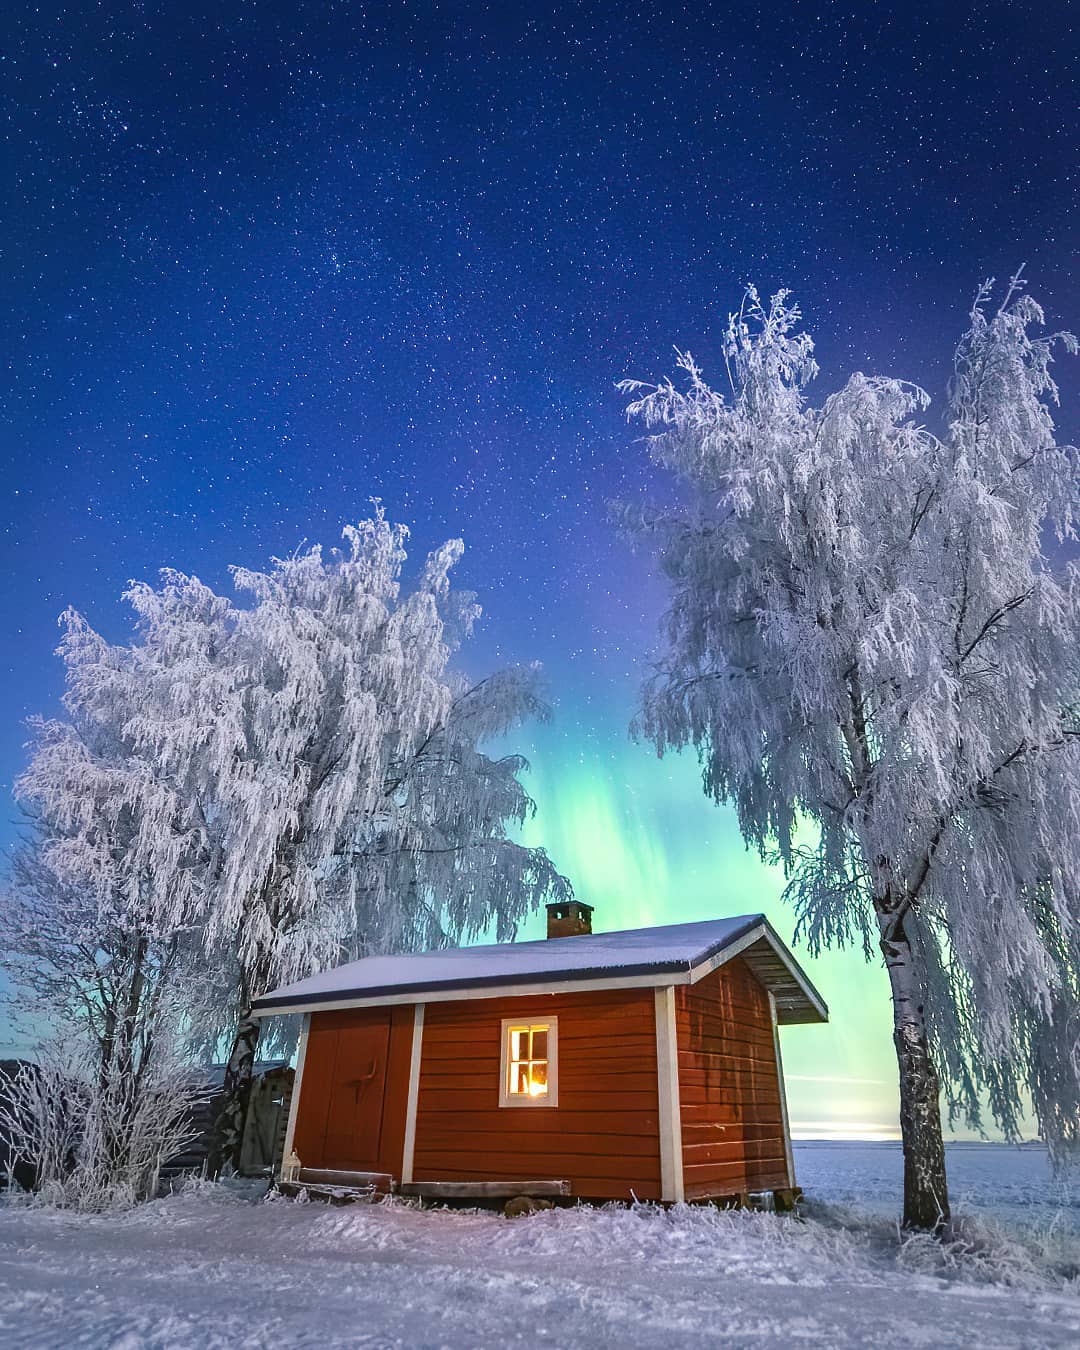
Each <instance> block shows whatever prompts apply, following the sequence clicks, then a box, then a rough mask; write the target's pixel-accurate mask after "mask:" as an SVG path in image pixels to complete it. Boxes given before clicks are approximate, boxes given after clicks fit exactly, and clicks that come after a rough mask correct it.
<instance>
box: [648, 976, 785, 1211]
mask: <svg viewBox="0 0 1080 1350" xmlns="http://www.w3.org/2000/svg"><path fill="white" fill-rule="evenodd" d="M675 1024H676V1030H677V1034H678V1041H679V1097H680V1101H681V1103H682V1138H683V1178H684V1182H685V1187H686V1198H687V1199H688V1200H700V1199H704V1198H705V1197H707V1196H710V1195H732V1194H734V1193H736V1192H738V1191H757V1190H770V1189H774V1188H779V1187H784V1186H786V1185H787V1184H788V1180H787V1161H786V1155H785V1148H784V1125H783V1113H782V1110H781V1105H780V1077H779V1073H778V1071H777V1064H776V1048H775V1043H774V1041H773V1031H772V1019H771V1015H770V1011H769V996H768V994H767V993H766V991H765V989H763V988H762V986H761V985H760V984H759V983H758V982H757V980H756V979H755V978H754V976H753V975H752V974H751V973H750V970H749V968H748V967H747V966H746V965H745V964H744V962H743V961H741V960H740V959H738V958H736V959H735V960H733V961H729V962H728V963H727V964H726V965H723V966H721V967H720V969H719V970H715V971H713V973H712V974H711V975H706V976H705V978H704V979H702V980H699V981H698V983H697V984H694V985H681V986H679V987H678V988H677V989H676V991H675Z"/></svg>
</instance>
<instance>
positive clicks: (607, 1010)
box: [413, 938, 660, 1200]
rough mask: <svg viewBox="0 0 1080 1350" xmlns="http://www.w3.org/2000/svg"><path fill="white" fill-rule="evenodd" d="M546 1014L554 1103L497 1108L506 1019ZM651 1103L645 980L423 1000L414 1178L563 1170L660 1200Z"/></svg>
mask: <svg viewBox="0 0 1080 1350" xmlns="http://www.w3.org/2000/svg"><path fill="white" fill-rule="evenodd" d="M564 940H565V941H568V942H571V941H573V939H572V938H566V939H564ZM551 1016H557V1017H558V1019H559V1051H558V1058H559V1105H558V1106H557V1107H550V1106H535V1107H534V1106H514V1107H500V1106H499V1051H500V1044H499V1039H500V1035H501V1027H502V1019H503V1018H504V1017H509V1018H514V1019H515V1020H517V1019H520V1020H521V1021H530V1020H536V1021H542V1020H543V1019H544V1018H545V1017H551ZM657 1110H658V1094H657V1082H656V1029H655V1021H654V1016H653V991H652V990H651V989H620V990H600V991H595V992H584V993H580V994H548V995H536V996H527V997H524V998H499V999H477V1000H475V1001H473V1000H470V1001H469V1002H462V1003H429V1004H428V1005H427V1008H426V1010H425V1021H424V1043H423V1055H422V1059H421V1070H420V1095H419V1102H418V1107H417V1120H416V1153H415V1159H414V1167H413V1175H414V1178H415V1180H416V1181H418V1182H420V1181H500V1180H520V1179H522V1178H537V1179H543V1178H552V1179H561V1178H565V1179H567V1180H568V1181H570V1182H571V1183H572V1186H573V1193H574V1195H576V1196H584V1197H588V1198H591V1199H598V1200H599V1199H619V1200H629V1199H631V1198H632V1196H637V1197H638V1199H639V1200H655V1199H659V1197H660V1134H659V1122H658V1115H657Z"/></svg>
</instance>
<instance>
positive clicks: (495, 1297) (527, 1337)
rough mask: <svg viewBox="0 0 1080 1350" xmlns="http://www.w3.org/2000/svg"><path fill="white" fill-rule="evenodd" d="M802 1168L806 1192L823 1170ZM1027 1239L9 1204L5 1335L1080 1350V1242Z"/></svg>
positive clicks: (68, 1341)
mask: <svg viewBox="0 0 1080 1350" xmlns="http://www.w3.org/2000/svg"><path fill="white" fill-rule="evenodd" d="M799 1152H800V1160H804V1159H805V1157H806V1155H807V1154H809V1155H810V1157H811V1160H812V1159H813V1157H815V1156H817V1155H819V1154H825V1157H824V1158H822V1159H820V1165H821V1166H826V1165H829V1166H831V1168H832V1172H833V1175H834V1178H835V1179H836V1181H837V1185H836V1189H837V1190H840V1189H842V1186H841V1184H840V1183H841V1182H843V1181H844V1178H845V1172H844V1169H845V1168H847V1173H846V1176H847V1179H848V1181H850V1182H851V1184H854V1182H855V1179H856V1178H857V1176H858V1174H859V1170H860V1167H862V1168H865V1151H864V1152H863V1153H862V1154H861V1155H860V1153H859V1150H857V1149H856V1150H854V1152H853V1157H852V1156H847V1157H845V1155H844V1154H843V1151H842V1150H839V1149H837V1150H836V1152H835V1153H832V1154H831V1155H830V1152H829V1150H828V1148H827V1146H813V1147H811V1148H808V1147H806V1146H804V1147H803V1148H801V1149H800V1151H799ZM1015 1152H1016V1151H1015V1150H1000V1154H1001V1155H1008V1156H1001V1157H1000V1159H999V1164H998V1166H999V1170H1000V1168H1001V1167H1004V1166H1007V1165H1013V1164H1015V1161H1016V1160H1015V1158H1014V1157H1013V1156H1012V1155H1013V1154H1015ZM884 1153H885V1155H886V1157H887V1155H888V1150H887V1149H886V1150H884ZM830 1156H831V1163H830ZM853 1158H854V1160H853ZM1042 1162H1043V1166H1044V1167H1045V1159H1043V1160H1042ZM803 1170H804V1172H805V1173H807V1175H806V1176H805V1177H804V1178H803V1180H804V1181H808V1180H809V1175H810V1173H811V1172H812V1171H813V1166H811V1165H809V1164H808V1165H807V1166H805V1167H804V1168H803ZM1017 1184H1018V1185H1019V1184H1022V1178H1021V1181H1020V1182H1018V1183H1017ZM1018 1231H1019V1230H1014V1231H1013V1232H1012V1233H1006V1232H1005V1231H1004V1230H998V1229H996V1228H995V1226H994V1224H993V1222H992V1221H990V1220H988V1219H986V1218H980V1219H976V1220H969V1221H967V1222H966V1226H965V1227H964V1228H963V1232H964V1236H965V1238H966V1242H965V1243H964V1244H962V1245H960V1246H957V1247H955V1248H951V1249H945V1250H943V1249H942V1248H941V1247H940V1245H939V1244H937V1243H934V1242H932V1241H931V1240H929V1239H909V1240H907V1241H904V1242H901V1241H899V1240H898V1236H897V1233H896V1229H895V1225H894V1223H893V1222H892V1221H891V1220H890V1219H888V1218H885V1217H876V1216H874V1215H872V1214H870V1213H869V1212H868V1211H867V1210H866V1209H865V1208H864V1209H860V1210H859V1211H855V1210H851V1209H842V1208H839V1207H828V1206H825V1205H823V1204H821V1203H815V1202H814V1201H811V1202H810V1203H809V1204H808V1206H807V1217H806V1219H805V1220H804V1221H799V1220H795V1219H792V1218H789V1217H786V1216H781V1215H772V1214H757V1213H737V1212H730V1211H719V1210H714V1209H710V1208H704V1207H679V1208H675V1209H672V1210H667V1211H665V1210H662V1209H658V1208H654V1207H650V1206H640V1207H637V1208H633V1209H631V1208H620V1207H616V1206H610V1207H606V1208H601V1209H593V1208H589V1207H585V1206H582V1207H578V1208H573V1209H564V1210H553V1211H549V1212H543V1213H539V1214H536V1215H533V1216H531V1217H529V1218H526V1219H519V1220H516V1221H508V1220H506V1219H504V1218H502V1217H501V1216H500V1215H498V1214H492V1213H486V1212H477V1211H452V1210H439V1209H430V1210H419V1209H417V1208H415V1207H413V1206H411V1205H409V1204H406V1203H402V1202H392V1203H389V1204H382V1205H373V1206H365V1205H356V1206H349V1207H345V1208H340V1209H338V1208H330V1207H327V1206H324V1205H321V1204H316V1203H309V1204H302V1203H301V1204H298V1203H295V1202H290V1201H283V1200H270V1201H265V1202H256V1201H255V1200H253V1199H252V1198H251V1196H250V1194H244V1193H241V1192H239V1191H236V1190H231V1189H229V1188H227V1187H223V1186H205V1185H203V1186H194V1187H191V1188H189V1189H188V1190H186V1191H184V1192H181V1193H178V1194H176V1195H173V1196H170V1197H169V1198H167V1199H164V1200H160V1201H155V1202H154V1203H153V1204H150V1205H145V1206H142V1207H141V1208H138V1209H135V1210H132V1211H129V1212H128V1213H126V1214H121V1215H112V1216H93V1217H73V1216H69V1215H65V1214H62V1213H58V1212H56V1211H46V1210H38V1209H30V1208H23V1207H18V1206H11V1205H9V1206H6V1207H4V1208H3V1209H0V1285H2V1286H3V1296H2V1298H0V1342H2V1343H3V1344H5V1345H18V1346H27V1347H34V1348H37V1347H53V1346H61V1345H63V1346H77V1347H95V1348H96V1347H110V1348H112V1347H123V1350H136V1347H139V1348H141V1347H152V1348H153V1350H158V1348H160V1350H165V1347H169V1350H188V1348H190V1350H203V1347H214V1348H215V1350H216V1348H217V1347H222V1348H224V1347H226V1346H227V1347H230V1350H231V1348H233V1347H264V1346H265V1347H270V1346H275V1347H291V1346H299V1347H315V1346H318V1347H321V1348H322V1350H326V1348H327V1347H338V1346H360V1347H377V1348H378V1350H389V1348H390V1347H399V1346H408V1347H423V1348H425V1350H426V1348H427V1347H431V1348H432V1350H434V1348H435V1347H440V1348H441V1347H448V1348H451V1350H457V1348H458V1347H462V1348H465V1347H469V1348H470V1350H471V1348H473V1347H489V1346H490V1347H495V1346H513V1345H530V1346H531V1345H552V1346H559V1347H579V1346H580V1347H589V1348H590V1350H591V1348H592V1347H608V1346H611V1347H615V1346H617V1347H619V1350H638V1348H640V1350H646V1348H651V1347H657V1346H662V1347H664V1350H673V1348H675V1347H684V1346H685V1347H690V1346H695V1347H701V1346H703V1345H710V1346H712V1345H720V1346H754V1347H774V1346H775V1347H779V1346H789V1347H790V1346H802V1345H805V1346H808V1347H809V1346H814V1347H821V1346H827V1347H833V1346H835V1347H856V1346H858V1347H862V1346H868V1345H874V1346H875V1347H901V1346H902V1347H911V1346H926V1347H931V1346H932V1347H947V1346H979V1347H981V1350H999V1348H1000V1350H1006V1348H1008V1350H1013V1348H1014V1347H1032V1348H1033V1350H1034V1348H1036V1347H1039V1348H1041V1347H1051V1346H1053V1347H1060V1346H1068V1345H1073V1344H1075V1345H1080V1279H1078V1276H1077V1271H1078V1270H1080V1263H1076V1262H1075V1261H1073V1260H1072V1257H1071V1256H1070V1252H1071V1253H1072V1255H1073V1256H1075V1253H1076V1250H1077V1247H1076V1234H1075V1233H1074V1232H1072V1231H1070V1229H1069V1226H1068V1225H1067V1224H1062V1223H1059V1224H1058V1226H1057V1228H1056V1229H1054V1228H1053V1225H1051V1224H1048V1223H1047V1222H1045V1221H1044V1218H1043V1217H1042V1216H1040V1217H1039V1218H1038V1219H1037V1221H1036V1222H1035V1223H1034V1224H1033V1225H1031V1226H1029V1228H1028V1230H1027V1231H1026V1233H1024V1234H1022V1235H1020V1236H1018V1235H1017V1233H1018ZM1047 1234H1049V1237H1050V1239H1052V1240H1051V1241H1049V1244H1048V1243H1047ZM1055 1234H1056V1236H1055ZM1040 1235H1041V1236H1040ZM1040 1242H1042V1244H1043V1245H1041V1246H1040ZM1070 1244H1071V1245H1070ZM1070 1262H1071V1264H1070Z"/></svg>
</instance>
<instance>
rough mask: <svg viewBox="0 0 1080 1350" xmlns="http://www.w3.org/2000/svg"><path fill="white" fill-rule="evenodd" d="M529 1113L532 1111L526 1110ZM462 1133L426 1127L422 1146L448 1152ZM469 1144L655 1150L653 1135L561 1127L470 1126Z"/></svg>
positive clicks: (633, 1153) (497, 1149)
mask: <svg viewBox="0 0 1080 1350" xmlns="http://www.w3.org/2000/svg"><path fill="white" fill-rule="evenodd" d="M529 1114H530V1115H531V1114H532V1113H531V1112H530V1113H529ZM462 1142H463V1141H462V1133H461V1131H459V1130H443V1131H435V1130H426V1131H425V1133H424V1140H423V1148H424V1150H425V1151H426V1152H434V1151H436V1150H439V1149H445V1150H447V1151H448V1152H453V1151H455V1150H458V1149H460V1148H461V1146H462ZM465 1142H466V1143H467V1145H468V1147H469V1148H470V1149H472V1150H475V1151H476V1152H477V1153H483V1154H484V1155H485V1156H487V1154H488V1153H493V1154H494V1153H510V1152H513V1153H516V1152H518V1151H519V1150H525V1151H527V1152H529V1153H536V1154H541V1153H547V1154H551V1153H555V1154H556V1155H557V1154H558V1153H559V1152H565V1153H568V1154H570V1153H573V1154H578V1155H580V1156H588V1155H590V1154H594V1153H596V1154H600V1155H601V1156H604V1155H607V1154H611V1153H615V1154H616V1155H618V1154H620V1153H621V1154H622V1155H623V1156H625V1157H628V1158H630V1157H635V1158H636V1157H644V1158H651V1157H653V1156H654V1155H655V1153H656V1135H655V1134H653V1135H644V1136H642V1135H628V1134H623V1133H621V1132H620V1133H617V1134H568V1133H566V1132H565V1131H563V1130H557V1131H556V1130H552V1131H550V1132H547V1133H542V1132H540V1131H536V1130H530V1131H519V1132H515V1133H514V1134H513V1135H510V1134H508V1133H507V1131H506V1130H495V1129H492V1130H486V1131H485V1130H469V1131H468V1135H467V1139H466V1140H465Z"/></svg>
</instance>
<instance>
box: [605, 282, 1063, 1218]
mask: <svg viewBox="0 0 1080 1350" xmlns="http://www.w3.org/2000/svg"><path fill="white" fill-rule="evenodd" d="M990 299H991V288H990V286H989V285H988V286H985V287H983V288H982V289H981V290H980V291H979V293H978V296H977V298H976V301H975V304H974V307H973V310H972V313H971V320H970V327H969V329H968V331H967V333H966V334H965V335H964V337H963V339H962V340H961V342H960V345H959V347H958V349H957V352H956V365H955V376H954V379H953V381H952V386H951V392H950V398H949V405H948V417H947V427H946V429H945V431H944V432H943V434H941V435H935V434H933V433H932V432H931V431H930V430H928V429H927V428H926V427H925V426H924V425H922V423H921V422H920V416H921V414H922V413H923V411H924V409H925V408H926V407H927V405H928V403H929V399H928V397H927V395H926V394H925V393H923V391H922V390H921V389H918V388H916V387H915V386H913V385H911V384H909V383H907V382H905V381H903V380H898V379H890V378H880V377H872V376H865V375H855V376H853V377H852V378H851V379H850V380H849V381H848V383H847V385H846V386H845V387H844V388H843V389H841V390H840V392H839V393H837V394H835V395H833V396H832V397H831V398H828V399H826V400H825V402H824V403H823V404H822V405H821V406H820V407H813V406H811V405H810V404H809V403H808V401H807V399H806V396H805V393H804V390H805V387H806V385H807V383H808V382H809V381H810V380H811V379H812V377H813V376H814V375H815V374H816V373H817V366H816V364H815V361H814V358H813V344H812V342H811V339H810V338H809V337H808V336H807V335H806V334H805V333H802V332H800V331H799V312H798V310H797V308H796V307H795V306H794V305H792V304H790V303H789V301H788V297H787V293H786V292H781V293H780V294H778V295H777V296H775V297H774V298H773V299H772V302H771V304H769V305H768V306H767V307H766V306H763V305H762V304H761V303H760V302H759V299H758V296H757V294H756V293H755V292H754V291H753V290H750V291H748V292H747V295H746V298H745V301H744V304H743V307H742V309H741V311H740V313H739V314H738V315H736V316H734V317H732V318H731V320H730V322H729V325H728V328H727V333H726V339H725V355H726V360H727V363H728V373H729V378H730V383H731V392H730V395H725V394H721V393H718V392H716V391H715V390H713V389H712V388H711V387H710V386H709V385H708V384H707V383H706V382H705V379H704V377H703V375H702V373H701V371H700V370H699V368H698V366H697V365H696V364H695V362H694V361H693V359H692V358H691V357H690V356H689V355H680V356H679V360H678V365H679V368H680V370H681V372H682V376H683V378H682V379H681V380H680V382H679V384H678V385H676V384H674V383H672V382H671V381H665V382H663V383H662V384H659V385H656V386H645V385H641V384H639V383H637V382H627V383H624V385H622V386H621V387H622V388H623V389H624V390H625V391H627V392H628V393H630V394H631V396H632V398H633V402H631V404H630V407H629V414H630V415H631V416H632V417H635V418H638V419H640V420H642V421H643V422H644V424H645V425H646V426H647V427H649V428H651V429H653V434H652V435H651V436H650V438H649V439H650V448H651V452H652V455H653V457H654V459H655V460H656V462H657V463H659V464H660V465H662V466H663V467H665V468H667V469H670V470H672V471H673V472H674V474H675V475H676V476H677V477H678V479H679V480H681V482H682V484H683V485H684V487H685V488H686V489H688V504H687V505H686V507H685V509H682V510H679V511H677V512H675V513H661V512H655V513H650V512H647V511H646V512H642V511H634V512H631V511H629V510H628V509H625V508H624V511H625V515H626V518H627V520H628V523H630V524H631V525H632V526H635V527H636V528H637V530H639V531H640V532H642V533H643V534H644V536H645V537H646V538H647V539H648V541H649V542H650V543H651V544H652V545H653V546H655V548H656V550H657V553H658V556H659V560H660V565H661V567H662V569H663V572H664V574H665V576H666V578H667V580H668V583H669V586H670V592H671V608H670V610H669V612H668V615H667V619H666V623H665V642H664V648H663V652H662V655H661V656H660V659H659V662H658V664H657V667H656V669H655V673H654V674H653V675H652V677H651V678H650V680H649V681H648V683H647V685H646V688H645V691H644V696H643V705H642V708H641V711H640V715H639V718H638V721H637V723H636V727H637V731H638V733H639V734H640V735H642V736H643V737H644V738H646V739H647V740H649V741H651V742H652V743H653V744H654V745H655V746H656V748H657V750H658V751H659V752H660V753H661V754H663V753H664V752H666V751H668V750H671V749H677V748H681V747H684V746H694V747H695V748H696V750H697V752H698V754H699V756H700V759H701V763H702V768H703V776H704V788H705V791H706V793H707V794H708V795H709V796H710V797H712V798H713V799H715V800H716V801H717V802H729V803H732V804H733V805H734V807H735V809H736V810H737V812H738V817H739V821H740V825H741V827H742V832H743V835H744V837H745V839H746V840H747V841H748V843H750V844H752V845H754V846H756V847H757V848H758V849H759V850H760V851H761V852H762V854H763V855H769V854H772V853H773V852H774V851H775V852H778V854H779V856H780V858H781V859H782V860H783V863H784V865H785V867H786V869H787V871H788V874H789V886H788V895H789V897H790V898H791V899H792V900H793V901H794V903H795V905H796V907H797V912H798V918H799V926H800V928H801V930H802V932H803V933H804V934H805V935H806V937H807V938H808V940H809V942H810V944H811V947H812V948H814V949H817V948H820V947H822V946H829V945H834V944H845V943H849V942H852V941H855V942H859V943H861V944H862V945H863V947H864V948H865V951H866V954H867V958H868V959H870V958H871V956H872V953H873V951H874V949H875V948H876V949H877V951H878V952H879V953H880V955H881V957H882V958H883V960H884V964H885V967H886V970H887V972H888V977H889V981H890V986H891V992H892V1001H893V1012H894V1041H895V1050H896V1055H897V1060H898V1066H899V1079H900V1100H901V1129H902V1136H903V1147H904V1164H905V1167H904V1219H905V1222H906V1223H907V1224H909V1225H912V1226H917V1227H927V1228H937V1227H939V1226H940V1225H942V1224H943V1223H944V1222H946V1221H947V1220H948V1218H949V1201H948V1193H947V1188H946V1176H945V1159H944V1150H943V1144H942V1124H941V1110H940V1104H939V1101H940V1094H941V1090H942V1087H943V1088H944V1093H945V1097H946V1101H947V1105H948V1108H949V1112H950V1115H951V1116H956V1115H957V1114H958V1113H959V1114H960V1115H963V1116H966V1117H967V1119H968V1120H969V1121H970V1122H972V1123H973V1124H974V1125H976V1126H978V1125H979V1124H980V1111H981V1108H982V1104H983V1103H984V1102H985V1103H986V1104H987V1105H988V1106H989V1110H990V1112H991V1113H992V1115H993V1117H994V1118H995V1119H996V1120H997V1122H998V1123H999V1124H1000V1126H1001V1127H1002V1129H1003V1130H1004V1131H1005V1133H1006V1135H1007V1136H1010V1137H1014V1136H1016V1134H1017V1132H1018V1130H1019V1128H1020V1122H1021V1113H1022V1109H1023V1102H1024V1100H1025V1096H1026V1095H1029V1097H1030V1101H1031V1102H1032V1103H1033V1105H1034V1109H1035V1112H1036V1115H1037V1118H1038V1123H1039V1127H1040V1130H1041V1132H1042V1134H1043V1136H1044V1137H1045V1138H1046V1140H1047V1141H1048V1142H1049V1144H1050V1147H1051V1149H1052V1150H1053V1151H1054V1153H1055V1155H1057V1156H1058V1157H1061V1156H1063V1155H1064V1153H1065V1152H1066V1151H1067V1150H1068V1149H1070V1148H1071V1147H1073V1146H1075V1145H1076V1144H1077V1143H1080V983H1078V981H1080V697H1078V696H1080V678H1078V675H1080V571H1078V568H1077V566H1076V563H1075V560H1074V561H1072V562H1068V561H1066V559H1067V556H1068V554H1069V552H1070V550H1071V551H1072V552H1073V554H1075V544H1076V538H1077V535H1076V506H1077V456H1076V452H1075V451H1074V450H1073V449H1071V448H1068V447H1064V446H1061V445H1058V444H1057V442H1056V439H1055V433H1054V424H1053V421H1052V418H1051V413H1050V406H1051V405H1052V404H1053V403H1054V402H1056V399H1057V389H1056V387H1055V384H1054V381H1053V380H1052V378H1051V374H1050V366H1051V354H1052V348H1053V346H1054V345H1055V343H1056V342H1060V343H1061V345H1063V346H1064V347H1065V348H1067V349H1068V350H1069V351H1075V350H1076V343H1075V342H1074V340H1073V339H1072V338H1071V337H1069V336H1068V335H1066V334H1059V335H1057V336H1056V338H1055V337H1046V336H1039V335H1037V334H1036V333H1035V332H1033V330H1036V329H1037V327H1038V326H1039V325H1041V324H1042V322H1043V315H1042V312H1041V311H1040V309H1039V307H1038V306H1037V305H1036V304H1035V303H1034V301H1033V300H1032V299H1030V298H1029V297H1028V296H1027V295H1026V294H1025V293H1024V291H1023V290H1022V284H1021V283H1020V281H1019V280H1018V279H1014V281H1013V283H1012V285H1011V286H1010V287H1009V288H1008V291H1007V293H1006V295H1005V298H1004V301H1003V303H1002V304H1001V306H1000V307H999V308H997V309H993V308H992V307H991V304H990ZM800 822H807V823H808V825H809V826H812V829H808V830H807V831H806V832H804V833H802V834H800V835H798V836H797V827H798V826H799V824H800ZM808 837H814V838H816V843H814V844H810V845H807V844H805V843H803V844H800V843H799V842H798V841H799V839H802V840H805V839H806V838H808Z"/></svg>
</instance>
